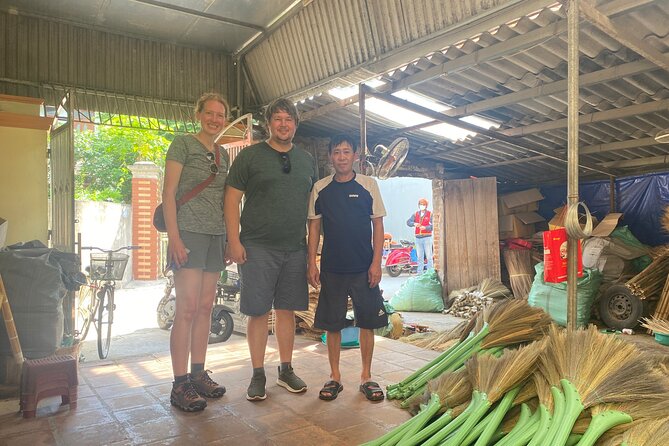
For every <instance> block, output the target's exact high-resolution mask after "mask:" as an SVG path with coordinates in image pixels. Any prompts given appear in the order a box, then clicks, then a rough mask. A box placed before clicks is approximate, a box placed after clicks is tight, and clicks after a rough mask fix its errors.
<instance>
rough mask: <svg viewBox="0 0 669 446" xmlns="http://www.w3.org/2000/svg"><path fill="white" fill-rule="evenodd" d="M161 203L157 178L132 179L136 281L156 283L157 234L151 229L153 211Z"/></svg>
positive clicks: (134, 270)
mask: <svg viewBox="0 0 669 446" xmlns="http://www.w3.org/2000/svg"><path fill="white" fill-rule="evenodd" d="M159 202H160V182H159V181H158V179H157V178H137V177H136V176H134V177H133V179H132V243H133V245H139V246H141V247H142V249H139V250H136V251H133V256H134V257H133V262H132V275H133V278H134V279H135V280H155V279H157V278H158V276H159V271H158V258H159V254H160V246H159V243H160V235H159V234H158V232H157V231H156V230H155V228H154V227H153V223H152V222H153V211H154V209H155V208H156V206H157V205H158V203H159Z"/></svg>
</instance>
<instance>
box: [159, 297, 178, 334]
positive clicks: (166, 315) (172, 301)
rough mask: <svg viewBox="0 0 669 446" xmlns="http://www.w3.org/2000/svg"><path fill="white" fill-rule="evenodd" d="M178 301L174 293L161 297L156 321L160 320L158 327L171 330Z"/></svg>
mask: <svg viewBox="0 0 669 446" xmlns="http://www.w3.org/2000/svg"><path fill="white" fill-rule="evenodd" d="M176 302H177V297H176V296H175V295H174V294H170V295H169V296H163V298H162V299H160V302H158V308H157V309H156V322H158V327H160V328H161V329H163V330H169V329H170V328H172V324H173V323H174V312H175V310H176V308H175V307H176ZM168 306H169V307H168ZM168 308H169V309H168ZM170 313H171V314H170ZM170 316H171V318H170Z"/></svg>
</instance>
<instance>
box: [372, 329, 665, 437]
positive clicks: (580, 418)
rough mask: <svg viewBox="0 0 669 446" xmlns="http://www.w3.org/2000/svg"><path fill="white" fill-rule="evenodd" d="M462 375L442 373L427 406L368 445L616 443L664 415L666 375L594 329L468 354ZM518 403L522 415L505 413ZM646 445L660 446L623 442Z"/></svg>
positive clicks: (623, 344) (557, 332)
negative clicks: (516, 347) (498, 354)
mask: <svg viewBox="0 0 669 446" xmlns="http://www.w3.org/2000/svg"><path fill="white" fill-rule="evenodd" d="M544 343H545V344H546V345H545V347H544V345H543V344H544ZM535 353H536V356H534V354H535ZM537 357H538V360H536V358H537ZM535 362H536V364H537V370H536V371H533V370H534V363H535ZM466 372H467V374H466V375H465V374H464V373H463V369H461V370H459V371H457V372H450V373H446V374H444V375H443V376H441V377H440V378H439V379H438V380H434V381H432V382H430V385H429V388H430V391H431V395H429V398H430V400H429V401H430V402H429V404H427V405H426V406H423V408H422V410H421V411H420V412H419V414H418V415H417V416H415V417H414V418H412V419H411V420H409V421H407V422H406V423H404V424H402V425H400V426H398V427H397V428H396V429H394V430H393V431H391V432H389V433H388V434H386V435H384V436H383V437H381V438H380V439H377V440H375V441H373V442H370V443H368V444H369V445H386V446H391V445H395V444H398V445H402V446H406V445H415V444H424V445H436V444H441V445H449V446H456V445H457V446H468V445H471V444H475V445H476V446H483V445H489V444H496V445H498V446H516V445H527V444H529V445H539V446H540V445H551V446H563V445H574V444H578V446H589V445H594V444H595V442H596V441H597V440H598V439H599V438H600V437H601V436H602V435H603V434H604V433H607V436H608V437H609V438H621V437H620V434H621V433H624V432H625V430H626V429H628V428H630V427H634V428H635V431H636V432H641V431H640V429H636V426H641V425H649V424H652V423H653V422H654V420H656V419H657V418H666V417H669V407H666V406H667V405H666V403H665V401H666V399H667V396H668V395H669V382H668V381H667V377H666V376H663V375H661V374H660V373H659V372H657V371H656V370H654V368H653V364H652V362H649V361H645V360H644V357H643V356H642V353H641V352H640V351H639V350H638V349H637V348H636V347H635V346H633V345H631V344H628V343H626V342H624V341H622V340H620V339H618V338H616V337H614V336H608V335H604V334H601V333H599V332H598V331H597V329H596V328H595V327H590V328H589V329H586V330H578V331H574V332H566V331H560V330H558V329H556V328H552V329H551V331H550V333H549V335H548V336H547V339H546V340H545V341H544V342H535V343H533V344H531V345H530V346H527V347H523V348H520V349H519V350H517V351H515V352H514V351H506V352H505V353H504V354H503V355H502V356H501V357H500V358H496V357H495V356H493V355H480V354H479V355H478V356H473V357H472V359H470V360H469V361H468V362H467V364H466ZM467 377H468V379H469V382H470V384H467V383H466V382H465V381H466V378H467ZM529 380H532V382H533V383H534V386H532V387H530V386H528V385H525V386H524V387H523V390H522V391H520V393H524V394H525V396H524V397H523V399H522V400H520V401H519V399H520V398H518V396H519V395H518V393H519V390H518V389H519V387H520V386H521V384H522V383H523V382H526V383H527V382H528V381H529ZM471 388H473V389H475V390H474V391H473V393H472V397H471V399H470V402H469V403H468V404H467V403H465V402H463V399H464V396H463V394H466V393H467V391H468V390H469V389H471ZM458 389H460V390H458ZM560 389H562V390H560ZM482 391H483V392H482ZM532 392H534V394H535V395H538V399H539V401H538V403H539V404H538V407H536V406H537V403H533V402H532V401H530V404H525V401H527V400H528V394H529V395H532ZM482 393H483V394H485V395H482ZM414 399H415V397H414ZM495 401H498V402H497V405H496V406H494V408H493V409H492V410H490V408H491V404H492V403H494V402H495ZM521 401H522V404H521V406H520V411H518V409H516V410H515V412H514V411H513V410H509V409H510V408H511V407H513V406H517V405H518V404H519V403H520V402H521ZM531 406H535V407H536V411H534V413H532V411H533V409H532V408H531ZM465 407H466V408H465ZM439 412H441V415H439ZM632 420H634V421H632ZM626 435H627V433H626ZM616 436H617V437H616ZM634 438H636V437H634ZM664 438H665V439H666V437H664ZM603 441H604V439H603ZM606 441H608V440H606ZM528 442H529V443H528ZM606 444H617V445H619V444H621V443H620V442H618V443H613V442H611V443H606ZM645 444H648V445H659V444H664V443H643V442H637V441H628V443H627V445H628V446H633V445H645Z"/></svg>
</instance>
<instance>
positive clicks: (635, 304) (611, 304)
mask: <svg viewBox="0 0 669 446" xmlns="http://www.w3.org/2000/svg"><path fill="white" fill-rule="evenodd" d="M646 307H647V303H646V302H645V301H644V300H641V299H639V297H638V296H636V295H635V294H634V293H632V291H631V290H630V289H629V288H627V287H626V286H625V285H613V286H611V287H610V288H609V289H607V290H606V292H605V293H604V294H603V295H602V297H600V299H599V317H601V318H602V322H604V324H606V326H608V327H609V328H613V329H616V330H622V329H623V328H634V327H636V326H637V325H638V324H639V319H641V318H642V317H643V316H644V313H645V309H646Z"/></svg>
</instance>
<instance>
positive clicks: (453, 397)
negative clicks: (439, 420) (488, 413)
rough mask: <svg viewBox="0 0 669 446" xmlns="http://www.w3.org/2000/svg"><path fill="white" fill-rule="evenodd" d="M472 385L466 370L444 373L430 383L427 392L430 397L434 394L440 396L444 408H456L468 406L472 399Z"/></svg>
mask: <svg viewBox="0 0 669 446" xmlns="http://www.w3.org/2000/svg"><path fill="white" fill-rule="evenodd" d="M472 390H473V389H472V383H471V381H470V380H469V374H468V373H467V370H465V368H460V369H459V370H456V371H454V372H448V373H443V374H441V375H440V376H438V377H437V378H435V379H433V380H430V381H428V383H427V391H426V393H428V392H429V395H428V399H429V396H430V395H432V394H433V393H436V394H437V395H439V401H440V402H441V405H442V407H449V408H455V407H456V406H459V405H461V404H466V403H468V402H469V400H470V399H471V397H472Z"/></svg>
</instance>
